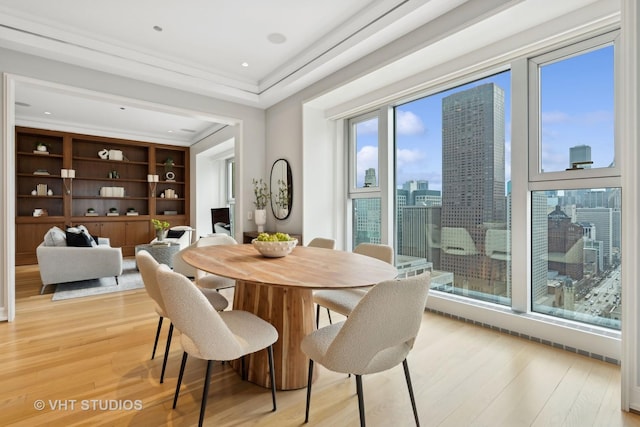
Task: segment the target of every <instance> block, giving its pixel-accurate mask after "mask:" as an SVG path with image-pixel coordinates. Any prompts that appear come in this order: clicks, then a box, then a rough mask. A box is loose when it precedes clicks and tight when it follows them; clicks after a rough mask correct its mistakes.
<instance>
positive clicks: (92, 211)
mask: <svg viewBox="0 0 640 427" xmlns="http://www.w3.org/2000/svg"><path fill="white" fill-rule="evenodd" d="M84 215H85V216H98V212H96V210H95V209H94V208H89V209H87V212H86V213H85V214H84Z"/></svg>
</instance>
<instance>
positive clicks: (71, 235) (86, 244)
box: [67, 227, 93, 248]
mask: <svg viewBox="0 0 640 427" xmlns="http://www.w3.org/2000/svg"><path fill="white" fill-rule="evenodd" d="M91 242H93V239H92V238H91V236H90V235H89V233H85V232H84V230H81V229H79V228H77V227H69V228H67V246H74V247H80V248H90V247H92V246H93V245H92V244H91Z"/></svg>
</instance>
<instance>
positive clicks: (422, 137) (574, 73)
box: [356, 46, 614, 190]
mask: <svg viewBox="0 0 640 427" xmlns="http://www.w3.org/2000/svg"><path fill="white" fill-rule="evenodd" d="M541 77H542V86H541V100H542V101H541V104H542V105H541V117H542V123H541V132H542V136H541V139H542V147H541V153H542V159H541V162H542V164H541V167H542V168H543V169H544V170H545V171H561V170H564V169H566V168H567V167H568V166H569V163H570V162H569V148H570V147H573V146H578V145H589V146H590V147H591V149H592V157H593V160H594V164H593V166H592V167H608V166H609V165H610V164H611V163H613V162H614V158H613V157H614V150H613V143H614V142H613V136H614V134H613V124H614V123H613V120H614V105H613V95H614V92H613V47H612V46H607V47H604V48H601V49H597V50H594V51H591V52H589V53H588V54H585V55H579V56H576V57H573V58H569V59H566V60H563V61H558V62H555V63H552V64H549V65H546V66H545V67H543V69H542V71H541ZM567 82H570V84H569V85H568V84H567ZM594 82H597V84H594ZM486 83H495V84H496V85H497V86H499V87H500V88H502V89H503V90H504V93H505V177H506V181H509V180H510V179H511V73H510V71H505V72H502V73H498V74H495V75H492V76H489V77H486V78H483V79H480V80H477V81H474V82H471V83H468V84H465V85H462V86H459V87H455V88H452V89H450V90H446V91H443V92H439V93H435V94H432V95H429V96H426V97H424V98H420V99H417V100H415V101H411V102H408V103H405V104H402V105H398V106H397V107H396V109H395V124H396V163H397V165H396V173H397V176H396V184H397V186H398V187H399V186H401V185H402V183H404V182H406V181H411V180H426V181H429V184H430V187H429V188H430V189H433V190H441V189H442V137H441V136H442V110H441V108H442V107H441V106H442V99H443V98H445V97H446V96H449V95H451V94H452V93H456V92H460V91H463V90H466V89H469V88H471V87H475V86H479V85H482V84H486ZM568 94H570V96H569V95H568ZM358 138H359V141H358V152H357V166H358V167H357V169H358V170H357V172H356V173H357V185H358V186H359V187H361V186H362V185H363V181H364V171H365V170H366V169H368V168H375V169H376V171H377V168H378V163H377V162H378V152H377V150H378V141H377V139H378V134H377V119H372V120H370V121H367V122H364V123H362V124H361V125H360V126H359V132H358Z"/></svg>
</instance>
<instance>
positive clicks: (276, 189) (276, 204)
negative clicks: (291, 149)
mask: <svg viewBox="0 0 640 427" xmlns="http://www.w3.org/2000/svg"><path fill="white" fill-rule="evenodd" d="M270 181H271V211H272V212H273V216H274V217H276V219H286V218H287V217H288V216H289V213H291V204H292V203H293V178H292V177H291V167H290V166H289V162H288V161H286V160H285V159H278V160H276V161H275V162H273V166H272V167H271V178H270Z"/></svg>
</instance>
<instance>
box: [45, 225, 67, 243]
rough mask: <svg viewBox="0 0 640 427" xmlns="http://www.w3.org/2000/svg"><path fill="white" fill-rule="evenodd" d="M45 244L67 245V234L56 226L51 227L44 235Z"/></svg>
mask: <svg viewBox="0 0 640 427" xmlns="http://www.w3.org/2000/svg"><path fill="white" fill-rule="evenodd" d="M44 245H45V246H67V236H66V234H65V232H64V231H62V230H61V229H60V228H58V227H51V228H50V229H49V231H47V232H46V233H45V235H44Z"/></svg>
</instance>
